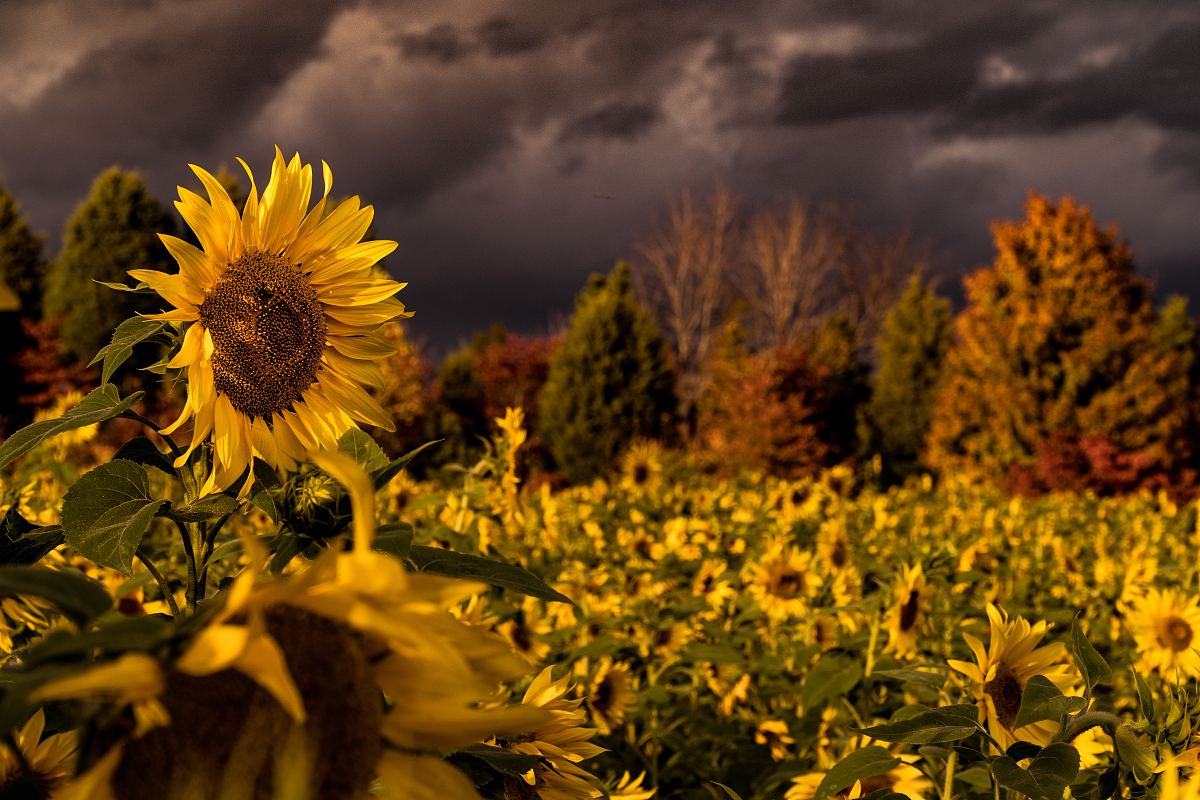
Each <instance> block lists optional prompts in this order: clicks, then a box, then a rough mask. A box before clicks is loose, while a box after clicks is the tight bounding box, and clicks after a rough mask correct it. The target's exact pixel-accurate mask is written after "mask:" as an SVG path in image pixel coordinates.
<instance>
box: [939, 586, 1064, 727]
mask: <svg viewBox="0 0 1200 800" xmlns="http://www.w3.org/2000/svg"><path fill="white" fill-rule="evenodd" d="M987 614H988V619H989V620H990V621H991V643H990V645H989V647H988V648H987V649H986V650H985V649H984V647H983V643H982V642H981V641H979V640H978V639H976V638H975V637H974V636H972V635H970V634H969V633H964V634H963V639H965V640H966V642H967V645H968V646H969V647H970V648H971V652H972V653H974V654H975V661H976V663H974V664H972V663H970V662H967V661H956V660H954V659H951V660H950V661H949V662H948V663H949V664H950V666H951V667H952V668H953V669H955V670H957V671H958V672H961V673H962V674H964V675H966V676H967V677H968V678H970V679H971V682H972V683H973V684H974V688H975V692H976V696H977V697H978V704H979V711H980V714H981V715H982V716H983V722H984V723H985V724H986V725H987V727H988V731H989V732H990V733H991V735H992V738H993V739H995V740H996V742H997V743H998V744H999V745H1000V746H1001V747H1003V748H1004V749H1008V748H1009V747H1011V746H1012V745H1013V743H1014V742H1017V741H1024V742H1031V743H1033V744H1037V745H1041V746H1045V745H1047V744H1049V743H1050V739H1051V738H1052V737H1053V736H1054V734H1055V733H1056V732H1057V731H1058V724H1057V723H1055V722H1053V721H1051V720H1043V721H1041V722H1035V723H1032V724H1030V725H1025V726H1022V727H1020V728H1017V729H1014V728H1013V723H1015V722H1016V719H1017V713H1018V712H1019V711H1020V710H1021V698H1022V696H1023V694H1024V691H1025V684H1026V683H1028V682H1029V679H1030V678H1032V677H1033V676H1034V675H1041V676H1043V677H1044V678H1046V679H1048V680H1049V681H1050V682H1051V683H1053V684H1054V685H1055V686H1057V687H1058V688H1059V690H1060V691H1061V692H1063V693H1064V694H1071V693H1072V692H1073V690H1074V689H1075V687H1076V684H1077V683H1078V680H1079V677H1078V673H1077V672H1076V671H1075V668H1074V666H1073V665H1072V664H1071V663H1070V662H1069V659H1068V656H1067V651H1066V648H1065V647H1063V645H1062V643H1061V642H1052V643H1051V644H1048V645H1045V646H1043V647H1038V644H1039V643H1040V642H1041V641H1042V639H1043V638H1044V637H1045V636H1046V632H1047V630H1049V627H1050V626H1049V623H1047V622H1045V621H1044V620H1043V621H1041V622H1038V623H1037V624H1035V625H1030V624H1029V622H1027V621H1026V620H1024V619H1022V618H1021V617H1014V618H1013V619H1011V620H1010V619H1008V616H1007V615H1006V614H1004V612H1002V611H1001V610H1000V609H998V608H996V607H995V606H994V605H991V604H990V603H989V604H988V607H987Z"/></svg>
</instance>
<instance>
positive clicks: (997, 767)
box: [992, 742, 1079, 800]
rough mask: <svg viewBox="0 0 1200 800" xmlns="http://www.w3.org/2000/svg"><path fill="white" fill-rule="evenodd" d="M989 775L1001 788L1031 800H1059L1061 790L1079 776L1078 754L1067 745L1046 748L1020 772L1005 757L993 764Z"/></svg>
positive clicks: (1053, 745)
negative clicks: (1006, 788) (1003, 787)
mask: <svg viewBox="0 0 1200 800" xmlns="http://www.w3.org/2000/svg"><path fill="white" fill-rule="evenodd" d="M992 774H993V775H995V776H996V780H997V781H999V782H1000V784H1001V785H1002V786H1006V787H1008V788H1009V789H1013V790H1015V791H1017V792H1020V793H1021V794H1023V795H1025V796H1026V797H1030V798H1032V800H1060V798H1061V797H1062V796H1063V790H1065V789H1066V788H1067V786H1068V785H1069V784H1070V783H1071V781H1073V780H1075V776H1076V775H1078V774H1079V751H1077V750H1076V749H1075V748H1074V747H1072V746H1071V745H1069V744H1067V743H1066V742H1055V743H1054V744H1051V745H1049V746H1047V747H1045V748H1044V749H1043V750H1042V752H1040V753H1038V755H1036V756H1035V757H1034V758H1033V759H1032V760H1030V762H1029V766H1028V767H1027V768H1025V769H1022V768H1021V767H1019V766H1018V765H1017V762H1016V761H1013V760H1012V759H1011V758H1009V757H1008V756H1000V757H999V758H997V759H996V760H995V761H993V762H992Z"/></svg>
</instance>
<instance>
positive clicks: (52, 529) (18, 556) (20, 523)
mask: <svg viewBox="0 0 1200 800" xmlns="http://www.w3.org/2000/svg"><path fill="white" fill-rule="evenodd" d="M62 543H63V534H62V527H61V526H58V525H51V526H48V527H44V528H39V527H37V526H35V525H34V524H33V523H32V522H30V521H29V520H27V519H25V518H24V517H22V516H21V514H20V513H19V512H18V511H17V509H16V506H13V507H12V508H10V509H8V513H6V514H5V515H4V519H2V520H0V564H35V563H37V562H38V561H40V560H41V558H42V556H44V555H46V554H47V553H49V552H50V551H51V550H53V549H54V548H56V547H58V546H59V545H60V544H62Z"/></svg>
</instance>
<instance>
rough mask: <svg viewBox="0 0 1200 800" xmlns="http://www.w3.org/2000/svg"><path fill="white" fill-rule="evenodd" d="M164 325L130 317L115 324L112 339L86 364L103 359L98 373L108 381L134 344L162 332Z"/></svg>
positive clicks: (103, 380)
mask: <svg viewBox="0 0 1200 800" xmlns="http://www.w3.org/2000/svg"><path fill="white" fill-rule="evenodd" d="M166 327H167V323H165V322H159V321H158V320H153V319H147V318H146V317H130V318H129V319H127V320H125V321H124V322H122V323H121V324H120V325H118V326H117V329H116V330H115V331H113V335H112V341H111V342H109V343H108V344H106V345H105V346H104V347H102V348H100V352H98V353H96V357H95V358H93V359H92V360H91V362H89V363H88V366H89V367H90V366H91V365H92V364H95V363H96V362H97V361H101V360H103V361H104V367H103V368H102V370H101V373H100V380H101V381H102V382H103V383H108V380H109V378H111V377H112V374H113V373H114V372H116V371H117V367H119V366H121V365H122V364H124V363H125V362H126V361H127V360H128V359H129V357H130V356H131V355H133V346H134V345H135V344H141V343H142V342H144V341H146V340H147V339H149V338H150V337H151V336H154V335H155V334H158V333H160V332H162V330H163V329H164V328H166Z"/></svg>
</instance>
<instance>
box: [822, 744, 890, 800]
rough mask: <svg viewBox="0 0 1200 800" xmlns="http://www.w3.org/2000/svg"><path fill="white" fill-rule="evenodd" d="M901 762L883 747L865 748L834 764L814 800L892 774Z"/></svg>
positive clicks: (826, 774)
mask: <svg viewBox="0 0 1200 800" xmlns="http://www.w3.org/2000/svg"><path fill="white" fill-rule="evenodd" d="M900 764H901V761H900V759H899V758H897V757H896V756H894V755H892V754H891V753H889V752H888V751H887V750H885V749H884V748H882V747H877V746H871V747H864V748H862V749H861V750H855V751H854V752H853V753H851V754H850V755H848V756H846V757H845V758H843V759H842V760H841V761H839V762H838V763H836V764H834V765H833V767H832V768H831V769H830V770H829V772H827V773H825V778H824V779H823V780H822V781H821V784H820V785H819V786H818V787H817V793H816V794H815V795H813V800H824V798H826V797H829V796H830V795H835V794H837V793H838V792H841V791H844V790H845V789H849V788H850V787H851V786H853V785H854V784H855V783H856V782H857V781H861V780H864V779H866V778H873V777H875V776H876V775H883V774H885V773H888V772H891V771H892V770H894V769H895V768H896V767H898V766H900Z"/></svg>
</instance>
